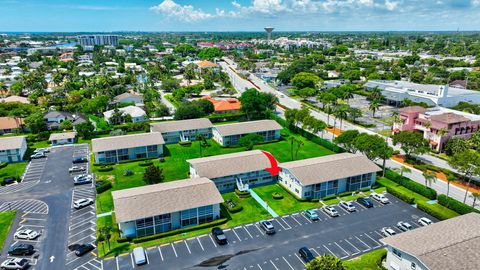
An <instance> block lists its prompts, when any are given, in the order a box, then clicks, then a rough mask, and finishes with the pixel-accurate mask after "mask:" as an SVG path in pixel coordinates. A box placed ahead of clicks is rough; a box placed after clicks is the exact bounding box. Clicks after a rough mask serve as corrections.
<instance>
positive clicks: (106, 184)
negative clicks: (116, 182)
mask: <svg viewBox="0 0 480 270" xmlns="http://www.w3.org/2000/svg"><path fill="white" fill-rule="evenodd" d="M99 182H103V184H102V185H101V186H99V187H97V188H96V190H97V194H100V193H103V192H105V191H107V190H109V189H111V188H112V183H110V182H109V181H99ZM99 182H97V183H99Z"/></svg>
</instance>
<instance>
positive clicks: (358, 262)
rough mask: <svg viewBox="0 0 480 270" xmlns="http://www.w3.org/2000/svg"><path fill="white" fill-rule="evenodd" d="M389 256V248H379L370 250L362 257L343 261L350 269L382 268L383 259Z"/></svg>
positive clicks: (374, 269)
mask: <svg viewBox="0 0 480 270" xmlns="http://www.w3.org/2000/svg"><path fill="white" fill-rule="evenodd" d="M386 256H387V250H385V249H379V250H374V251H370V252H368V253H365V254H363V255H362V256H360V257H357V258H353V259H351V260H348V261H345V262H343V265H344V266H345V269H348V270H382V269H384V268H382V267H381V264H382V259H383V258H384V257H386Z"/></svg>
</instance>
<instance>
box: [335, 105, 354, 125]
mask: <svg viewBox="0 0 480 270" xmlns="http://www.w3.org/2000/svg"><path fill="white" fill-rule="evenodd" d="M349 110H350V107H349V106H348V105H341V106H338V107H337V109H336V110H335V113H334V114H335V116H336V117H338V118H340V129H342V124H343V119H347V116H348V111H349Z"/></svg>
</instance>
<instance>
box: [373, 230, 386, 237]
mask: <svg viewBox="0 0 480 270" xmlns="http://www.w3.org/2000/svg"><path fill="white" fill-rule="evenodd" d="M374 232H375V233H376V234H378V235H380V237H382V238H383V237H385V236H384V235H383V234H381V233H379V232H377V231H376V230H375V231H374Z"/></svg>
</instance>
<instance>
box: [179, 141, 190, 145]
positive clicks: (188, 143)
mask: <svg viewBox="0 0 480 270" xmlns="http://www.w3.org/2000/svg"><path fill="white" fill-rule="evenodd" d="M178 144H179V145H181V146H191V145H192V142H191V141H188V142H178Z"/></svg>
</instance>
